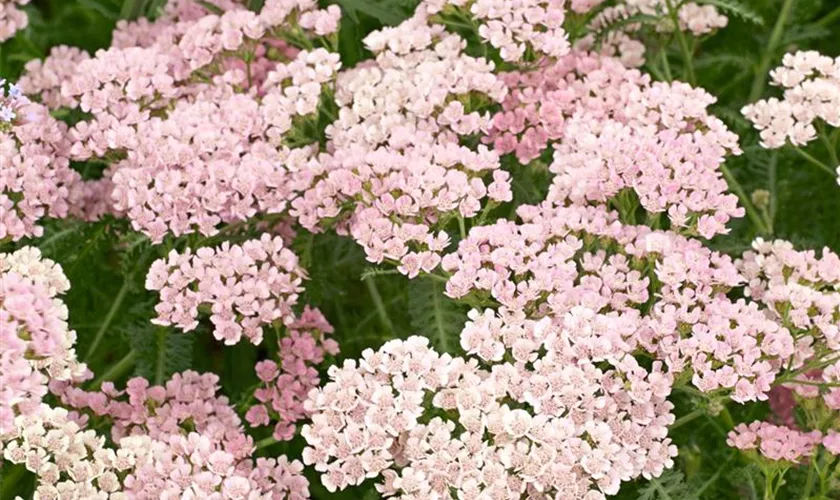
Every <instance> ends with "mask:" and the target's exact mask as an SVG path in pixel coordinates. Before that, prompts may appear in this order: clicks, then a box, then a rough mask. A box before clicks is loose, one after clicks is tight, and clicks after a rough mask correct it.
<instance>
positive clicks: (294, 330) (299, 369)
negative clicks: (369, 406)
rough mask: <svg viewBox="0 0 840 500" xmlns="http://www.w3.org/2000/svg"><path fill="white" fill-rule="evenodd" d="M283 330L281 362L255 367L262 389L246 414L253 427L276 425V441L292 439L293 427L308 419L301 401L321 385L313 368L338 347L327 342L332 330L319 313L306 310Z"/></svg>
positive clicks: (258, 391) (255, 394) (280, 351)
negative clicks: (284, 332) (285, 330)
mask: <svg viewBox="0 0 840 500" xmlns="http://www.w3.org/2000/svg"><path fill="white" fill-rule="evenodd" d="M286 329H287V331H288V333H287V334H286V335H285V336H284V337H282V338H281V339H280V340H279V346H278V347H279V351H278V352H279V356H280V362H279V363H277V362H275V361H273V360H270V359H269V360H264V361H260V362H259V363H257V365H256V367H255V369H256V372H257V377H259V379H260V381H262V383H263V385H262V386H261V387H260V388H258V389H257V390H256V391H255V392H254V398H255V399H256V400H257V401H258V403H257V404H255V405H254V406H252V407H251V408H249V409H248V412H247V413H246V414H245V420H247V421H248V423H249V424H251V425H253V426H263V425H269V424H270V423H272V422H276V423H275V424H274V433H273V436H274V438H275V439H277V440H278V441H286V440H289V439H292V437H294V435H295V424H296V423H297V422H298V421H300V420H303V419H304V418H306V417H308V416H309V412H308V411H307V410H306V408H305V407H304V401H305V400H306V397H307V395H308V394H309V392H310V391H311V390H312V389H314V388H315V387H318V385H319V383H320V382H321V379H320V376H319V375H318V370H317V369H316V366H317V365H319V364H321V363H322V362H323V361H324V356H326V355H328V354H329V355H336V354H338V344H337V343H336V342H335V340H332V339H329V338H327V334H330V333H333V327H332V325H330V324H329V323H328V322H327V319H326V318H325V317H324V315H323V314H321V311H319V310H318V309H310V308H309V306H307V307H306V308H305V309H304V311H303V314H301V316H300V318H297V319H295V321H294V322H292V323H291V324H289V325H288V326H287V327H286Z"/></svg>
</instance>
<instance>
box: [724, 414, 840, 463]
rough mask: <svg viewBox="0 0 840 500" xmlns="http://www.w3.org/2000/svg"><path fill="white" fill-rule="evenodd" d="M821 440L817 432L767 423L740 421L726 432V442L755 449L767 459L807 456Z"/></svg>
mask: <svg viewBox="0 0 840 500" xmlns="http://www.w3.org/2000/svg"><path fill="white" fill-rule="evenodd" d="M822 440H823V435H822V433H821V432H820V431H811V432H803V431H799V430H796V429H791V428H788V427H780V426H777V425H773V424H769V423H767V422H753V423H751V424H749V425H747V424H740V425H738V426H737V427H735V429H733V430H732V431H730V432H729V434H728V437H727V440H726V444H728V445H729V446H732V447H733V448H738V449H739V450H756V452H757V453H758V454H760V455H761V456H762V457H765V458H767V459H769V460H773V461H785V462H793V463H797V462H801V461H803V459H807V458H808V457H810V456H811V455H812V454H813V453H814V450H815V449H816V447H817V446H819V445H820V443H821V442H822ZM829 443H831V440H829Z"/></svg>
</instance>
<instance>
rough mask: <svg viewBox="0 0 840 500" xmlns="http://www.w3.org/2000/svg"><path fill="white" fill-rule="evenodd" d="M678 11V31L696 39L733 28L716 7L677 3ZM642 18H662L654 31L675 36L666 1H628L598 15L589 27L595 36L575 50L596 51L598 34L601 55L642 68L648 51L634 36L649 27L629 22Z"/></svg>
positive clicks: (608, 8)
mask: <svg viewBox="0 0 840 500" xmlns="http://www.w3.org/2000/svg"><path fill="white" fill-rule="evenodd" d="M599 3H600V2H599ZM674 8H677V9H678V10H677V21H678V23H677V24H678V26H676V28H677V29H679V30H680V31H687V32H689V33H691V34H692V35H694V36H702V35H707V34H709V33H711V32H713V31H716V30H718V29H721V28H724V27H726V25H727V24H729V19H728V18H727V17H726V16H725V15H723V14H721V12H720V11H719V10H718V9H717V8H716V7H715V6H714V5H701V4H698V3H695V2H674ZM638 15H646V16H655V17H658V18H659V20H658V22H657V23H656V24H655V25H654V26H653V27H654V29H656V30H657V31H659V32H672V31H674V29H675V26H674V22H673V21H672V20H671V17H670V12H669V10H668V4H667V2H666V0H624V1H623V2H618V3H617V4H616V5H612V6H609V7H607V8H605V9H603V10H601V11H600V12H598V14H596V15H595V16H594V17H593V18H592V19H591V20H590V21H589V25H588V28H589V29H590V31H592V32H594V33H593V34H590V35H587V36H586V37H583V38H582V39H580V40H578V41H577V42H576V43H575V48H577V49H580V50H592V49H593V48H594V47H595V42H596V40H597V38H596V34H597V35H598V36H600V37H601V39H600V51H601V53H602V54H603V55H607V56H615V57H617V58H619V59H620V60H621V62H622V63H624V64H625V65H627V66H628V67H633V68H638V67H640V66H642V65H643V64H644V63H645V50H646V49H645V46H644V44H643V43H642V42H640V41H639V40H637V39H636V38H634V35H636V34H637V33H638V32H639V31H640V30H642V29H643V28H644V27H645V25H644V24H643V23H640V22H635V23H634V22H627V21H626V20H627V19H628V18H631V17H633V16H638ZM617 23H622V24H621V25H620V26H619V27H618V28H614V27H611V25H614V24H617ZM605 30H606V31H605Z"/></svg>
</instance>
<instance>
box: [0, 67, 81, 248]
mask: <svg viewBox="0 0 840 500" xmlns="http://www.w3.org/2000/svg"><path fill="white" fill-rule="evenodd" d="M2 83H3V82H0V86H2ZM0 99H2V97H0ZM4 104H5V103H4ZM4 109H5V107H4ZM13 112H14V114H15V116H13V120H12V121H11V122H10V123H8V124H7V123H3V122H0V241H2V240H6V239H11V240H13V241H17V240H19V239H21V238H24V237H28V236H34V237H39V236H41V234H43V228H42V227H41V226H40V225H39V224H38V222H39V221H40V220H41V219H43V218H44V217H47V216H49V217H66V216H67V214H68V211H69V210H70V204H71V203H72V201H73V199H74V196H77V193H78V188H79V186H80V184H81V176H80V175H79V174H78V173H77V172H76V171H74V170H73V169H72V168H70V159H69V157H68V154H69V142H68V140H67V126H66V125H64V124H63V123H62V122H59V121H58V120H56V119H55V118H53V117H52V116H50V114H49V110H48V109H47V108H45V107H44V106H42V105H40V104H35V103H28V102H23V103H20V104H19V105H17V106H16V107H15V108H14V109H13ZM7 125H8V126H7Z"/></svg>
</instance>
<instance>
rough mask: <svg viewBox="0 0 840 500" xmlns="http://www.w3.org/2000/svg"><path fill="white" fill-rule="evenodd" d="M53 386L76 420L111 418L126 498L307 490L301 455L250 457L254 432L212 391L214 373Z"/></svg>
mask: <svg viewBox="0 0 840 500" xmlns="http://www.w3.org/2000/svg"><path fill="white" fill-rule="evenodd" d="M51 390H52V391H53V392H54V393H55V394H56V395H57V396H58V397H59V398H60V400H61V402H62V404H64V405H66V406H67V407H68V408H72V409H73V410H75V411H77V412H80V414H79V415H72V414H71V415H70V416H71V417H73V418H74V420H75V421H77V422H79V423H84V422H86V421H87V420H88V418H89V417H92V418H95V419H97V420H99V421H101V420H102V419H104V420H106V421H108V422H109V423H110V424H111V438H112V440H113V441H114V442H115V443H117V444H118V445H119V447H118V448H117V449H116V456H117V459H118V460H120V461H121V462H122V463H125V464H127V465H128V466H130V469H129V470H128V474H125V473H121V474H120V475H119V477H120V478H124V479H123V480H122V483H123V485H122V488H121V489H120V492H123V493H125V494H126V495H128V498H137V499H152V498H160V497H161V496H163V497H166V496H167V495H170V496H172V497H173V498H184V496H182V495H186V496H187V497H191V495H210V498H219V499H244V498H247V499H263V498H281V499H283V498H287V499H303V498H308V482H307V481H306V479H305V478H304V477H303V476H302V470H303V465H302V464H300V462H297V461H294V462H289V461H288V460H287V459H286V457H283V456H281V457H279V458H277V459H263V458H259V459H256V461H254V460H252V459H251V457H252V455H253V452H254V443H253V440H252V439H251V437H250V436H248V435H247V434H245V432H244V429H243V426H242V422H241V421H240V419H239V416H238V415H237V413H236V412H235V410H234V408H233V407H232V406H230V404H229V402H228V399H227V398H226V397H225V396H221V395H218V394H217V393H218V392H219V377H218V376H217V375H216V374H213V373H207V374H202V375H200V374H198V373H196V372H193V371H187V372H183V373H176V374H175V375H173V376H172V378H171V379H170V380H168V381H167V382H166V384H165V385H164V386H159V385H157V386H152V385H151V384H150V383H149V382H148V381H147V380H146V379H144V378H140V377H136V378H133V379H130V380H129V381H128V383H127V385H126V388H125V390H124V391H120V390H117V389H115V387H114V385H113V384H112V383H110V382H105V383H103V384H102V388H101V389H100V391H96V392H88V391H84V390H82V389H79V388H76V387H73V386H72V385H70V384H67V383H53V384H52V386H51ZM106 452H107V453H110V454H113V452H110V450H107V451H106ZM106 456H107V455H106ZM125 469H126V466H122V467H120V470H125ZM118 486H119V485H118ZM85 498H87V497H85Z"/></svg>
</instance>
